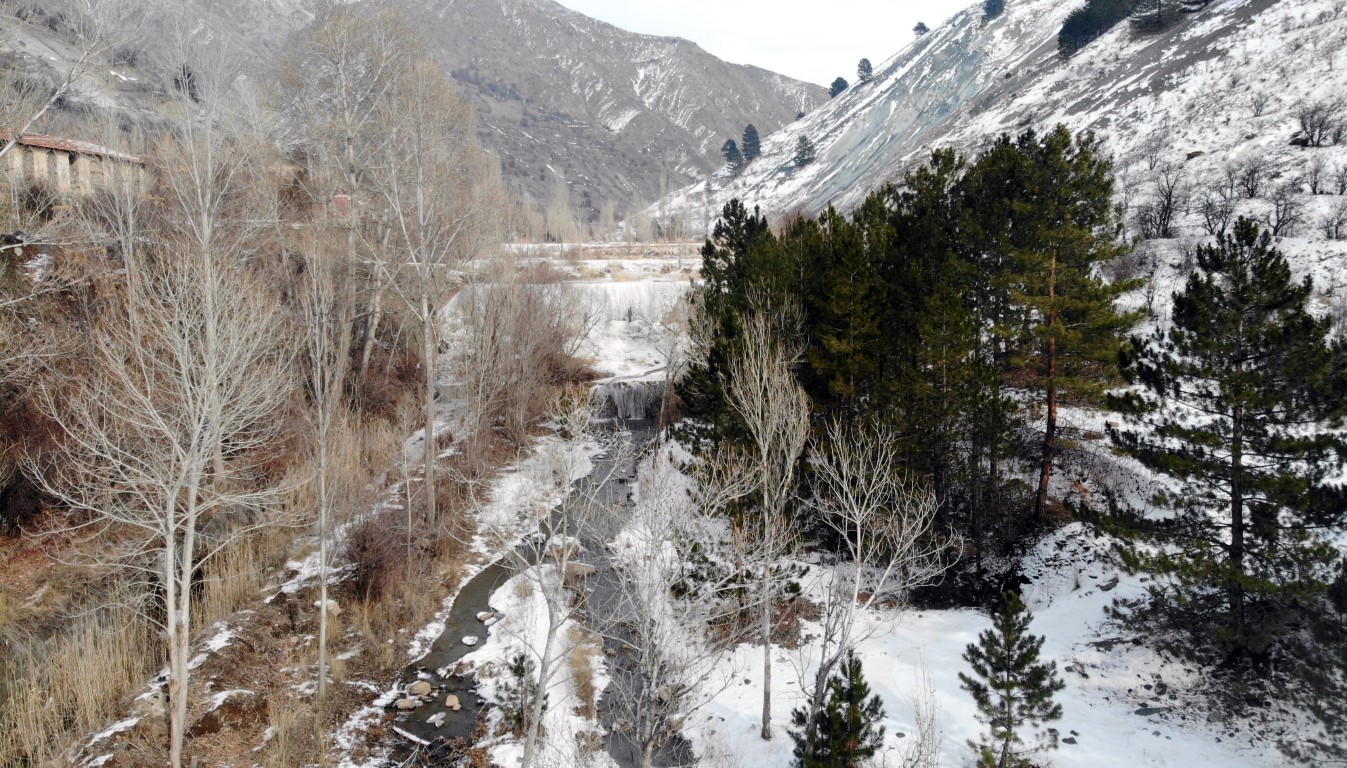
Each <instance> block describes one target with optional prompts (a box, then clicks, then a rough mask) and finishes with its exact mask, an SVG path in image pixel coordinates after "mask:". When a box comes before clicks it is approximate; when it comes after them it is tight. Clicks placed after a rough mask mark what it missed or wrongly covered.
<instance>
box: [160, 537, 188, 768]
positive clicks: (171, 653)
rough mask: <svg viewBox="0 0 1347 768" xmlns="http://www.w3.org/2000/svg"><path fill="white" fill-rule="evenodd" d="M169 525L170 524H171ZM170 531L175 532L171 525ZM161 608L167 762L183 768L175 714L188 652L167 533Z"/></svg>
mask: <svg viewBox="0 0 1347 768" xmlns="http://www.w3.org/2000/svg"><path fill="white" fill-rule="evenodd" d="M171 522H172V521H171ZM169 530H170V531H172V530H174V528H173V525H172V524H171V523H170V525H169ZM164 544H165V546H164V606H165V609H166V615H165V617H164V618H165V623H166V624H167V625H168V701H167V702H166V706H165V710H166V714H167V715H168V729H169V740H168V763H169V765H170V766H171V768H182V743H183V738H182V734H183V733H184V729H183V728H182V726H181V720H182V718H180V717H179V714H178V702H179V701H181V700H183V699H185V695H186V690H187V686H186V685H184V681H183V675H184V673H185V671H186V669H187V663H186V659H187V653H186V651H185V650H184V649H183V647H182V640H181V638H180V637H179V634H178V587H177V574H176V573H175V572H174V565H175V564H176V561H177V547H176V536H174V535H173V534H170V535H169V536H168V538H167V540H166V541H165V542H164Z"/></svg>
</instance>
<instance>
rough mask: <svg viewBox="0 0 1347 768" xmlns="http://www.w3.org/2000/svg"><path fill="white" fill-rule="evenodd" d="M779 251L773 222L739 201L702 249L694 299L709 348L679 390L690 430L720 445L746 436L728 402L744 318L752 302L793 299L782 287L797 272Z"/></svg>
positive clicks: (731, 204) (701, 353)
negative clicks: (727, 380)
mask: <svg viewBox="0 0 1347 768" xmlns="http://www.w3.org/2000/svg"><path fill="white" fill-rule="evenodd" d="M775 246H776V238H775V237H773V235H772V232H771V230H770V229H769V228H768V226H767V218H766V217H765V216H763V215H762V214H761V213H760V212H759V211H758V209H757V208H754V209H753V210H752V211H749V210H748V208H747V207H745V206H744V204H743V203H741V202H740V201H739V200H738V199H734V200H731V201H729V202H728V203H726V204H725V207H724V208H723V209H722V214H721V218H720V220H719V221H717V222H716V226H715V229H714V231H713V233H712V236H711V237H710V238H708V239H707V241H706V243H705V245H703V246H702V251H701V255H702V270H701V273H702V284H701V286H700V287H699V288H698V289H697V290H696V291H695V292H694V293H693V294H692V296H691V299H690V300H691V302H692V303H693V304H694V305H695V307H696V310H697V312H698V314H699V316H700V318H701V319H702V322H703V323H704V324H705V328H706V329H707V334H706V336H705V337H704V338H699V339H698V340H697V342H698V343H699V344H701V345H704V346H703V348H702V349H700V350H699V351H698V355H697V361H696V362H695V363H693V364H691V365H689V366H688V371H687V375H686V376H684V378H683V381H682V384H681V386H680V391H679V395H680V396H681V397H682V399H683V405H684V409H685V412H686V413H687V414H688V416H690V417H691V418H689V419H687V420H685V422H684V425H685V428H686V429H687V431H688V432H690V433H694V434H695V435H696V436H697V437H704V438H706V439H708V440H710V441H712V442H714V443H718V442H719V441H721V440H723V439H726V438H729V439H736V438H739V437H741V436H742V429H743V424H742V420H740V419H739V417H738V416H736V415H735V414H734V412H733V409H731V408H730V406H729V403H728V402H727V400H726V393H725V391H724V377H725V374H726V372H727V371H728V369H729V362H730V359H731V357H732V355H733V350H734V347H735V345H736V344H737V343H738V339H739V335H740V331H741V328H740V326H739V318H741V317H743V316H745V315H746V314H747V313H748V312H749V311H750V309H751V307H752V304H753V301H752V298H753V297H754V296H755V295H757V296H766V297H770V298H773V299H776V300H777V301H781V300H782V299H783V297H784V296H785V295H788V293H787V289H786V288H785V287H784V286H783V285H782V283H783V282H784V281H786V280H787V279H788V278H790V277H791V276H792V270H791V269H789V268H783V266H782V265H781V264H780V263H779V254H778V253H777V249H776V248H775ZM778 306H780V304H778Z"/></svg>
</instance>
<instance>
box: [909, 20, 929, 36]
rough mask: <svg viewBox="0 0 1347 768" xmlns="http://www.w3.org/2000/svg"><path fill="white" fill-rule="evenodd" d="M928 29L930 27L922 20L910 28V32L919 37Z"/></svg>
mask: <svg viewBox="0 0 1347 768" xmlns="http://www.w3.org/2000/svg"><path fill="white" fill-rule="evenodd" d="M930 31H931V28H930V27H928V26H926V22H924V21H919V22H917V26H915V27H913V28H912V34H914V35H916V36H917V37H921V36H922V35H924V34H926V33H927V32H930Z"/></svg>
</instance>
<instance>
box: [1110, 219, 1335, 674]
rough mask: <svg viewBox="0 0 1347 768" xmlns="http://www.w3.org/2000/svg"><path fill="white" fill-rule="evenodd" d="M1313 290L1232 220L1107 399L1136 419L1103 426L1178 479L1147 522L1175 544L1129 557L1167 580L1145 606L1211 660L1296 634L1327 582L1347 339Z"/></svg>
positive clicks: (1261, 238)
mask: <svg viewBox="0 0 1347 768" xmlns="http://www.w3.org/2000/svg"><path fill="white" fill-rule="evenodd" d="M1312 295H1313V285H1312V283H1311V281H1310V279H1309V278H1305V280H1303V281H1301V282H1295V281H1293V280H1292V278H1291V271H1290V268H1289V266H1288V265H1287V261H1286V258H1285V257H1284V256H1283V255H1282V254H1281V253H1280V252H1279V251H1277V250H1276V249H1275V248H1273V246H1272V238H1271V236H1270V235H1269V234H1268V233H1267V232H1260V231H1259V228H1258V225H1257V224H1255V223H1253V222H1252V221H1250V220H1248V219H1244V218H1241V219H1240V220H1239V221H1237V222H1236V224H1235V226H1234V231H1233V234H1232V235H1230V236H1226V235H1222V236H1220V238H1219V239H1218V241H1217V242H1216V244H1215V245H1213V246H1202V247H1199V248H1198V251H1197V270H1196V271H1195V272H1194V273H1193V274H1192V275H1190V276H1189V278H1188V281H1187V284H1186V285H1185V287H1184V290H1183V291H1182V292H1181V293H1177V294H1175V296H1174V309H1173V315H1172V320H1173V324H1172V328H1170V329H1169V330H1168V331H1157V332H1156V333H1155V334H1154V335H1152V336H1151V337H1150V338H1148V339H1140V338H1134V339H1133V340H1132V343H1131V345H1130V346H1129V347H1128V348H1127V349H1125V350H1124V351H1125V354H1124V357H1123V362H1124V373H1125V375H1126V377H1127V379H1128V381H1129V382H1132V383H1135V384H1139V385H1140V387H1141V389H1140V390H1138V391H1134V392H1131V393H1128V394H1126V395H1123V396H1119V397H1116V398H1112V399H1111V401H1112V404H1113V405H1114V407H1115V408H1116V409H1118V410H1119V411H1121V412H1123V413H1125V414H1127V415H1128V416H1129V421H1131V422H1132V424H1133V426H1134V427H1135V429H1131V430H1112V432H1113V437H1114V440H1115V441H1116V442H1117V444H1118V446H1119V447H1120V448H1121V449H1122V450H1123V451H1124V452H1125V453H1127V454H1128V455H1131V456H1133V457H1134V458H1136V459H1137V460H1139V461H1140V462H1141V463H1142V464H1143V465H1145V466H1146V467H1148V468H1150V469H1152V470H1154V471H1157V472H1162V473H1164V474H1166V475H1169V476H1170V477H1173V478H1174V479H1175V480H1177V481H1178V482H1179V484H1180V486H1181V493H1180V494H1178V495H1177V497H1176V498H1174V499H1165V498H1163V497H1159V498H1157V501H1159V502H1167V503H1170V505H1171V506H1173V507H1174V512H1175V515H1174V517H1173V518H1172V519H1170V520H1168V521H1167V522H1165V523H1162V524H1160V525H1158V526H1157V527H1156V528H1155V530H1154V533H1155V535H1156V536H1157V537H1158V538H1159V540H1160V541H1162V542H1164V543H1166V544H1169V545H1172V548H1166V549H1164V550H1162V552H1161V553H1160V554H1154V555H1150V556H1145V557H1140V556H1137V557H1136V558H1135V560H1136V564H1138V565H1140V566H1144V567H1147V568H1148V569H1152V570H1155V571H1157V572H1158V573H1160V574H1162V576H1163V577H1165V581H1167V582H1169V584H1170V585H1172V587H1173V588H1172V589H1168V590H1159V589H1157V590H1155V592H1154V598H1155V603H1154V604H1153V606H1152V607H1156V608H1159V609H1160V614H1161V616H1162V617H1163V616H1164V615H1166V614H1167V615H1168V616H1170V617H1171V618H1177V619H1178V620H1179V621H1180V622H1181V624H1180V626H1185V627H1187V628H1189V629H1191V631H1192V635H1193V637H1194V639H1195V640H1196V642H1195V643H1190V644H1186V647H1188V648H1189V649H1190V650H1193V651H1197V652H1199V653H1201V652H1203V651H1206V652H1214V654H1215V658H1214V659H1212V660H1213V661H1223V662H1233V661H1236V660H1240V659H1254V660H1259V659H1261V658H1265V656H1266V654H1267V652H1268V651H1269V648H1270V647H1272V646H1273V645H1275V644H1276V643H1277V642H1278V641H1279V637H1286V636H1288V635H1290V634H1294V632H1293V631H1292V627H1294V626H1298V625H1300V624H1301V622H1300V621H1298V620H1297V617H1298V615H1300V614H1301V612H1302V611H1304V610H1305V609H1306V608H1309V607H1313V606H1314V605H1316V604H1318V603H1322V602H1323V597H1324V595H1325V593H1326V591H1327V589H1328V583H1329V582H1330V581H1331V580H1332V572H1331V570H1330V566H1331V565H1332V563H1333V561H1334V560H1336V559H1337V558H1338V553H1337V552H1336V550H1335V549H1334V548H1333V547H1332V546H1331V545H1330V544H1329V542H1328V540H1327V538H1326V537H1327V536H1329V535H1331V532H1332V531H1333V530H1334V529H1337V530H1341V529H1342V528H1343V527H1344V525H1347V493H1345V492H1344V490H1343V488H1342V486H1341V485H1335V484H1330V482H1329V479H1330V478H1331V477H1334V476H1335V475H1336V474H1337V472H1338V471H1339V468H1340V466H1341V465H1340V463H1339V460H1340V457H1341V456H1343V455H1344V454H1345V453H1347V442H1344V440H1343V439H1342V437H1341V436H1340V435H1339V434H1337V433H1336V432H1335V431H1334V429H1335V428H1336V427H1337V426H1338V425H1339V424H1340V423H1341V419H1342V417H1343V415H1344V405H1343V402H1344V401H1343V399H1342V397H1341V381H1342V379H1341V377H1340V374H1338V373H1337V365H1336V364H1335V358H1336V359H1337V360H1341V359H1342V355H1343V349H1342V347H1341V346H1339V347H1337V348H1334V347H1331V346H1330V344H1329V342H1328V336H1329V322H1330V321H1329V320H1328V319H1327V318H1322V319H1320V318H1315V317H1313V316H1312V315H1311V314H1310V313H1309V311H1308V310H1307V305H1308V302H1309V300H1310V297H1311V296H1312ZM1134 554H1135V553H1134ZM1169 601H1173V602H1172V603H1171V602H1169ZM1302 618H1303V617H1302Z"/></svg>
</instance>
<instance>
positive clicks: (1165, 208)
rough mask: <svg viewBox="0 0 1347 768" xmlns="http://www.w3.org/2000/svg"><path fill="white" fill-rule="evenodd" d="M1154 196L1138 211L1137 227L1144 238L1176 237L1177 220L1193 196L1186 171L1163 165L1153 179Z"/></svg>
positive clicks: (1167, 164) (1177, 167)
mask: <svg viewBox="0 0 1347 768" xmlns="http://www.w3.org/2000/svg"><path fill="white" fill-rule="evenodd" d="M1151 187H1152V189H1151V194H1150V196H1149V198H1148V199H1147V200H1146V202H1145V203H1143V204H1142V205H1141V206H1139V207H1138V208H1137V224H1138V225H1139V227H1140V228H1141V233H1142V236H1143V237H1146V238H1148V239H1149V238H1156V237H1158V238H1170V237H1173V236H1174V220H1175V218H1176V217H1177V216H1178V214H1179V213H1180V212H1181V211H1184V210H1186V209H1187V207H1188V198H1189V196H1190V195H1191V194H1192V188H1191V185H1190V184H1189V182H1188V175H1187V174H1186V173H1184V171H1183V168H1182V167H1180V166H1176V165H1171V164H1169V163H1165V164H1162V165H1161V166H1160V168H1159V170H1158V171H1156V172H1155V175H1154V178H1153V179H1152V180H1151Z"/></svg>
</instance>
